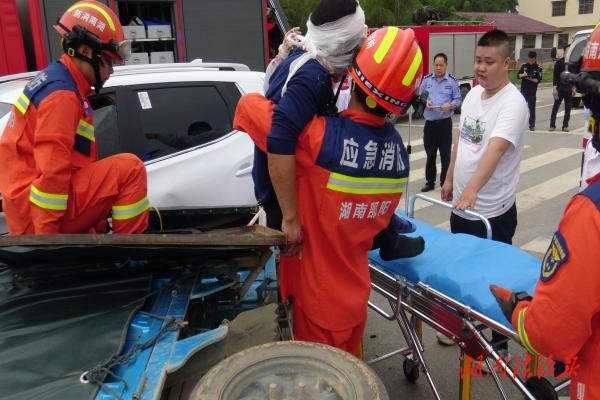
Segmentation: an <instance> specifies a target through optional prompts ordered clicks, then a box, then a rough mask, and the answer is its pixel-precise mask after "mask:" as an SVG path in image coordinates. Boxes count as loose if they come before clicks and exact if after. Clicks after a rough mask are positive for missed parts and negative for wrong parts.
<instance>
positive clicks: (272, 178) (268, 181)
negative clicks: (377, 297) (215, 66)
mask: <svg viewBox="0 0 600 400" xmlns="http://www.w3.org/2000/svg"><path fill="white" fill-rule="evenodd" d="M307 27H308V30H307V33H306V36H305V37H302V36H300V32H299V30H298V28H293V29H292V30H290V31H289V32H288V33H287V34H286V36H285V38H284V43H283V44H282V46H280V52H279V54H278V56H277V57H276V59H274V60H273V61H272V62H271V64H270V65H269V68H268V69H267V76H266V80H267V81H266V83H265V88H266V90H265V93H266V97H267V98H269V99H271V100H273V101H274V102H275V103H277V107H276V108H275V112H274V114H273V124H272V127H271V130H270V132H269V137H268V140H267V152H264V151H262V150H261V149H259V148H258V147H255V153H254V168H253V171H252V176H253V179H254V184H255V194H256V197H257V200H258V202H259V204H261V205H262V206H263V208H264V209H265V211H266V213H267V224H268V226H270V227H272V228H275V229H281V230H282V231H283V232H284V233H285V234H286V238H287V241H288V244H289V246H288V247H287V249H286V252H285V255H286V256H296V255H297V254H298V252H299V249H300V247H301V243H302V227H301V226H300V223H299V222H300V221H299V218H298V213H297V209H298V204H297V200H296V199H297V194H296V190H295V173H294V171H295V160H294V153H295V149H296V141H297V138H298V135H299V134H300V132H302V130H303V129H304V127H305V126H306V125H307V124H308V123H309V122H310V120H311V119H312V118H313V117H314V116H315V115H326V114H328V113H332V111H331V110H335V103H336V97H335V95H334V90H333V87H334V85H336V84H338V83H339V82H340V81H341V80H343V77H344V76H345V74H346V69H347V67H348V66H350V64H351V62H352V58H353V56H354V54H355V52H356V49H357V46H358V45H359V43H360V42H361V41H362V40H364V37H365V33H366V32H365V17H364V12H363V10H362V8H361V7H360V5H359V4H358V2H357V1H356V0H321V1H320V2H319V3H318V4H317V6H316V7H315V9H314V10H313V12H312V13H311V14H310V17H309V20H308V21H307ZM288 53H290V54H289V55H288ZM267 153H268V156H267ZM406 225H408V224H404V221H402V220H399V219H397V218H394V219H393V220H392V222H391V223H390V225H389V227H387V228H386V229H384V230H382V232H381V233H380V235H378V237H377V238H376V240H375V243H374V248H380V254H381V257H382V258H383V259H386V260H389V259H394V258H399V257H410V256H415V255H417V254H419V253H421V252H422V251H423V249H424V241H423V239H422V238H420V237H418V238H411V237H407V236H403V235H398V233H397V232H398V230H401V229H403V228H404V227H405V226H406ZM284 262H285V261H284Z"/></svg>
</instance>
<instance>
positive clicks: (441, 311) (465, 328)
mask: <svg viewBox="0 0 600 400" xmlns="http://www.w3.org/2000/svg"><path fill="white" fill-rule="evenodd" d="M417 199H422V200H425V201H428V202H431V203H434V204H437V205H441V206H443V207H446V208H451V206H450V205H449V204H447V203H443V202H440V201H438V200H434V199H431V198H429V197H427V196H423V195H420V194H419V195H415V196H413V197H412V198H411V201H410V207H409V212H408V215H409V217H407V216H406V215H402V214H399V215H400V216H402V217H403V218H405V219H406V218H408V220H409V221H410V222H411V223H413V224H414V225H415V226H416V230H415V232H413V233H410V234H409V235H411V236H423V238H424V239H425V243H426V245H425V250H424V252H423V253H422V254H420V255H419V256H417V257H414V258H408V259H399V260H393V261H383V260H382V259H381V258H380V257H379V251H378V250H375V251H372V252H371V253H370V254H369V261H370V271H371V281H372V282H371V287H372V289H373V292H375V293H377V294H379V295H382V296H383V297H385V298H386V299H387V300H388V302H389V304H390V307H391V310H392V311H391V312H388V311H386V310H384V309H382V308H381V307H379V306H378V305H376V304H375V303H373V302H369V307H370V308H372V309H373V310H375V311H376V312H377V313H379V314H380V315H382V316H384V317H385V318H387V319H388V320H396V321H397V322H398V325H399V327H400V329H401V331H402V333H403V335H404V337H405V339H406V342H407V346H406V347H404V348H402V349H398V350H396V351H394V352H391V353H389V354H386V355H384V356H381V357H378V358H376V359H374V360H371V361H369V363H371V364H372V363H375V362H378V361H382V360H384V359H387V358H389V357H391V356H394V355H397V354H400V355H403V356H404V357H405V360H404V364H403V370H404V374H405V376H406V378H407V379H408V380H409V381H413V382H414V381H416V379H418V376H419V371H420V370H422V371H423V372H424V373H425V375H426V378H427V380H428V382H429V384H430V386H431V388H432V391H433V393H434V395H435V398H437V399H440V398H441V397H440V394H439V391H438V390H437V388H436V385H435V383H434V380H433V378H432V376H431V374H430V373H429V369H428V367H427V364H426V362H425V359H424V358H423V352H424V348H423V345H422V343H421V322H425V323H426V324H428V325H429V326H431V327H432V328H434V329H435V330H437V331H438V332H441V333H443V334H445V335H446V336H448V337H449V338H451V339H452V340H453V341H454V342H456V343H457V344H458V345H459V346H460V348H461V351H462V353H463V357H462V359H463V368H465V367H466V365H465V364H464V363H465V362H471V360H472V359H478V360H482V361H484V362H485V363H486V364H487V365H488V369H489V370H490V373H491V375H492V377H493V378H494V380H495V382H496V385H497V386H498V389H499V391H500V393H501V395H502V396H503V398H505V399H507V395H506V392H505V391H504V389H503V387H502V385H501V383H500V379H499V378H498V375H497V373H496V371H495V370H496V369H497V368H495V367H494V366H495V365H501V366H502V367H503V368H504V369H505V370H506V371H507V375H508V376H509V377H510V378H511V380H512V381H513V383H514V384H515V385H516V386H517V388H518V389H519V390H520V391H521V392H522V393H523V394H524V395H525V397H526V398H528V399H536V398H537V397H536V393H535V390H532V388H533V387H534V386H539V383H540V382H543V384H546V385H550V391H552V389H554V392H557V391H558V390H561V389H563V388H564V387H566V386H567V385H568V384H569V382H568V381H565V382H562V383H560V384H559V385H556V386H552V385H551V384H550V382H548V381H546V380H545V379H544V378H538V377H535V379H534V380H535V381H536V382H530V380H528V381H527V382H522V381H521V380H520V378H519V376H515V374H513V373H512V370H511V369H510V367H509V366H508V365H507V364H506V363H504V360H502V359H501V357H499V355H498V354H497V353H496V352H495V350H494V349H493V348H492V346H491V345H490V344H489V343H488V342H487V340H486V339H485V337H484V336H483V335H482V333H481V331H482V330H483V329H487V328H492V329H494V330H496V331H498V332H500V333H501V334H503V335H505V336H507V337H508V338H509V339H512V340H514V341H515V342H516V343H520V340H519V337H518V335H517V334H516V333H515V332H514V330H513V327H512V324H511V323H510V322H509V321H507V320H506V318H505V317H504V315H503V314H502V311H501V310H500V307H499V306H498V304H497V302H496V300H495V299H494V297H493V296H492V294H491V292H490V290H489V286H490V285H491V284H496V285H499V286H502V287H506V288H510V289H512V290H518V291H521V290H522V291H527V292H528V293H533V291H534V288H535V285H536V282H537V280H538V277H539V271H540V261H539V260H538V259H536V258H535V257H533V256H531V255H529V254H528V253H526V252H524V251H522V250H520V249H518V248H516V247H513V246H510V245H507V244H505V243H500V242H495V241H492V240H488V239H482V238H478V237H474V236H471V235H464V234H452V233H450V232H447V231H444V230H441V229H438V228H435V227H432V226H430V225H428V224H426V223H423V222H420V221H418V220H415V219H413V218H412V217H414V203H415V200H417ZM465 214H466V215H469V216H471V217H476V218H479V219H481V220H482V221H483V222H484V224H485V225H486V227H487V231H488V238H489V237H491V227H490V225H489V222H488V221H487V220H486V219H485V217H482V216H480V215H478V214H475V213H472V212H466V213H465ZM467 356H468V357H467ZM533 359H534V361H535V362H537V359H536V358H535V357H534V358H533ZM494 363H495V364H494ZM493 365H494V366H493ZM469 368H470V366H469ZM460 389H461V396H460V398H461V399H468V398H470V381H468V380H467V381H465V380H464V379H463V380H461V388H460Z"/></svg>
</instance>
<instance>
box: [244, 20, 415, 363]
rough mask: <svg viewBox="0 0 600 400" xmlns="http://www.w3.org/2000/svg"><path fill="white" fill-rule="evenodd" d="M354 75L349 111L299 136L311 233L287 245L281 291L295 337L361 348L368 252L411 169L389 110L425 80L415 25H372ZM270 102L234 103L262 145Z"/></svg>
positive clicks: (299, 167)
mask: <svg viewBox="0 0 600 400" xmlns="http://www.w3.org/2000/svg"><path fill="white" fill-rule="evenodd" d="M350 75H351V76H352V79H353V81H354V84H353V87H352V97H351V100H350V104H349V108H348V110H346V111H344V112H343V113H342V114H341V115H340V116H336V117H315V118H314V119H313V120H312V122H311V123H309V125H308V126H307V127H306V128H305V129H304V131H303V132H302V134H301V135H300V137H299V140H298V144H297V149H296V174H297V182H296V187H297V193H298V199H297V204H298V208H297V209H296V210H294V211H295V212H297V213H298V216H299V218H300V221H301V224H302V226H303V228H304V229H303V234H304V237H303V241H302V243H301V244H299V243H296V244H293V243H291V244H290V245H291V246H301V249H300V253H299V255H297V256H293V257H290V256H282V257H281V263H280V273H281V276H280V278H281V285H282V287H281V290H282V298H283V299H284V301H285V300H286V299H287V298H288V297H290V296H291V297H292V298H293V303H292V304H293V308H292V313H293V334H294V338H295V339H297V340H305V341H313V342H319V343H324V344H328V345H332V346H335V347H338V348H340V349H343V350H346V351H348V352H350V353H354V354H357V352H358V350H359V347H360V342H361V339H362V336H363V332H364V327H365V324H366V321H367V301H368V298H369V292H370V278H369V266H368V251H369V249H370V248H371V244H372V242H373V237H374V236H375V235H376V234H377V233H378V232H380V231H381V230H382V229H383V228H385V227H386V226H387V225H388V224H389V222H390V218H391V217H392V215H393V213H394V210H395V209H396V207H397V205H398V202H399V200H400V197H401V196H402V193H403V190H404V186H405V183H406V181H407V176H408V167H409V165H408V156H407V153H406V150H405V148H404V145H403V143H402V139H401V138H400V136H399V135H398V133H397V132H396V130H395V129H394V127H393V126H392V125H391V124H389V123H385V120H384V117H385V115H386V114H387V113H389V112H393V113H395V114H401V113H402V112H403V111H404V110H405V109H406V108H407V107H408V104H409V103H410V102H411V100H412V99H413V97H414V95H415V92H416V89H417V88H418V87H419V84H420V82H421V77H422V55H421V50H420V49H419V47H418V45H417V43H416V41H415V37H414V32H413V31H412V30H410V29H407V30H401V29H398V28H396V27H389V28H383V29H379V30H377V31H376V32H374V33H373V34H372V35H371V36H369V38H367V39H366V40H365V42H364V44H363V45H362V47H361V48H360V51H359V52H358V54H357V56H356V58H355V61H354V64H353V67H352V68H351V69H350ZM273 109H274V103H272V102H271V101H269V100H267V99H266V98H264V97H263V96H261V95H258V94H249V95H246V96H244V97H242V99H241V100H240V102H239V104H238V108H237V110H236V116H235V121H234V125H235V127H236V129H240V130H243V131H245V132H247V133H248V134H249V135H250V136H251V138H252V140H253V141H254V142H255V143H256V145H257V146H258V147H259V148H261V149H262V150H263V151H266V140H267V134H268V132H269V130H270V128H271V116H272V112H273ZM282 208H283V207H282ZM283 209H284V210H285V209H290V208H288V207H286V208H283ZM284 217H285V215H284Z"/></svg>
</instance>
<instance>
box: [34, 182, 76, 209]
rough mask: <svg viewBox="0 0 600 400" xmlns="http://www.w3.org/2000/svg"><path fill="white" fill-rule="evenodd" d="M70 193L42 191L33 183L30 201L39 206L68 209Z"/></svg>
mask: <svg viewBox="0 0 600 400" xmlns="http://www.w3.org/2000/svg"><path fill="white" fill-rule="evenodd" d="M68 200H69V195H68V194H56V193H46V192H42V191H41V190H39V189H38V188H36V187H35V186H33V185H31V189H30V191H29V201H31V202H32V203H33V204H35V205H36V206H38V207H41V208H46V209H48V210H58V211H64V210H66V209H67V201H68Z"/></svg>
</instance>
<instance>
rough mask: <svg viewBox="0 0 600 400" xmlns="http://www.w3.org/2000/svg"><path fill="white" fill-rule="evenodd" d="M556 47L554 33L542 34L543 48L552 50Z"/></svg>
mask: <svg viewBox="0 0 600 400" xmlns="http://www.w3.org/2000/svg"><path fill="white" fill-rule="evenodd" d="M552 47H554V33H544V34H542V48H543V49H551V48H552Z"/></svg>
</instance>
